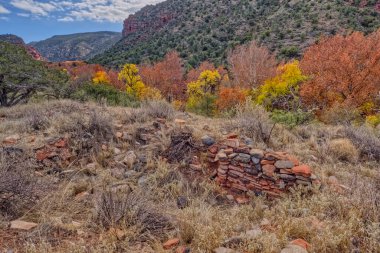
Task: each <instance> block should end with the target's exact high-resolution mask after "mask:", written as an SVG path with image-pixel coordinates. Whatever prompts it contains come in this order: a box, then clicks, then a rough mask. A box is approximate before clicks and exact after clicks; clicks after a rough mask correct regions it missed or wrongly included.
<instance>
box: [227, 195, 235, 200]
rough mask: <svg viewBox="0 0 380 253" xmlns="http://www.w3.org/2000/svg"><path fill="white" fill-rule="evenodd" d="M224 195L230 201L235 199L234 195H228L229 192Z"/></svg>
mask: <svg viewBox="0 0 380 253" xmlns="http://www.w3.org/2000/svg"><path fill="white" fill-rule="evenodd" d="M226 197H227V199H228V200H230V201H232V200H235V198H234V196H232V195H230V194H229V195H227V196H226Z"/></svg>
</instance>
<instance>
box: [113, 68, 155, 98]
mask: <svg viewBox="0 0 380 253" xmlns="http://www.w3.org/2000/svg"><path fill="white" fill-rule="evenodd" d="M119 80H120V81H122V82H124V83H125V89H126V92H127V94H129V95H132V96H134V97H136V98H138V99H140V100H146V99H159V98H161V93H160V91H159V90H158V89H156V88H154V87H149V86H146V85H145V84H144V83H143V81H142V79H141V76H140V75H139V68H138V67H137V66H136V65H135V64H125V65H124V67H123V69H122V70H121V71H120V72H119Z"/></svg>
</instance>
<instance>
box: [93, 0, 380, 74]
mask: <svg viewBox="0 0 380 253" xmlns="http://www.w3.org/2000/svg"><path fill="white" fill-rule="evenodd" d="M379 26H380V14H379V6H378V4H377V2H376V1H366V2H362V3H360V1H359V2H358V1H343V0H335V1H331V0H320V1H299V0H287V1H280V0H270V1H268V0H244V1H237V0H232V1H230V0H213V1H200V0H167V1H165V2H163V3H160V4H157V5H155V6H147V7H145V8H143V9H142V10H140V11H139V12H137V13H136V14H135V15H132V16H130V17H129V18H128V19H126V21H125V22H124V30H123V35H124V38H123V39H122V40H121V41H119V42H118V43H117V44H116V45H115V46H114V47H112V48H111V49H110V50H108V51H106V52H105V53H104V54H101V55H98V56H96V57H94V58H93V59H92V60H91V61H92V62H94V63H101V64H105V65H109V66H114V67H116V66H119V65H121V64H123V63H125V62H134V63H140V62H141V61H144V60H153V61H154V60H157V59H159V58H162V57H163V56H164V55H165V53H166V52H168V51H169V50H173V49H175V50H177V51H179V52H180V54H181V57H183V58H184V59H185V60H186V61H187V62H188V63H189V64H190V65H192V66H195V65H197V64H199V63H200V62H201V61H204V60H206V59H208V60H212V61H214V62H215V63H217V64H220V63H223V62H224V59H225V56H226V52H228V50H229V49H231V48H233V47H234V46H235V45H238V44H241V43H245V42H247V41H249V40H252V39H256V40H258V41H260V42H262V43H265V45H267V46H268V47H270V49H271V50H273V51H276V53H278V55H279V56H280V57H283V58H291V57H294V56H298V55H299V54H300V52H302V49H303V48H305V47H306V46H307V45H309V44H310V43H312V42H314V41H315V40H316V39H317V38H318V37H320V36H321V35H322V34H327V35H329V34H336V33H343V32H345V31H351V30H359V31H363V32H366V33H368V32H371V31H373V30H375V29H376V28H378V27H379Z"/></svg>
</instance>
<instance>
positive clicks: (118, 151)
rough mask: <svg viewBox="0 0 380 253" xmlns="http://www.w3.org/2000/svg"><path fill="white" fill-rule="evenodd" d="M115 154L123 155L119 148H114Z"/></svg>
mask: <svg viewBox="0 0 380 253" xmlns="http://www.w3.org/2000/svg"><path fill="white" fill-rule="evenodd" d="M113 153H114V154H115V155H119V154H121V150H120V149H118V148H114V149H113Z"/></svg>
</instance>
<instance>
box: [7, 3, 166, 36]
mask: <svg viewBox="0 0 380 253" xmlns="http://www.w3.org/2000/svg"><path fill="white" fill-rule="evenodd" d="M162 1H163V0H0V34H5V33H11V34H15V35H17V36H20V37H22V38H23V39H24V40H25V42H27V43H29V42H31V41H39V40H43V39H47V38H49V37H51V36H54V35H63V34H71V33H79V32H96V31H116V32H121V30H122V29H123V20H124V19H125V18H127V17H128V16H129V15H130V14H133V13H135V12H136V11H138V10H139V9H141V8H142V7H144V6H146V5H148V4H156V3H159V2H162Z"/></svg>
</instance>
